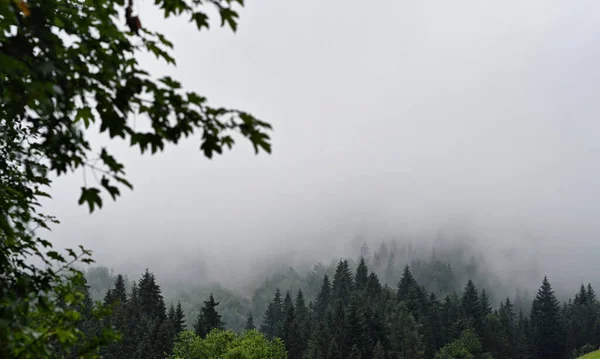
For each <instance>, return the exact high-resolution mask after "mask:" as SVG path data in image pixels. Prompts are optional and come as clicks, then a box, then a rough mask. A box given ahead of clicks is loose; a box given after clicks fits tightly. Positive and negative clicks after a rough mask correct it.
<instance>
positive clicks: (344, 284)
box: [332, 259, 353, 305]
mask: <svg viewBox="0 0 600 359" xmlns="http://www.w3.org/2000/svg"><path fill="white" fill-rule="evenodd" d="M352 282H353V279H352V272H351V271H350V267H349V265H348V261H347V260H345V259H343V260H340V262H339V263H338V266H337V268H336V269H335V275H334V276H333V295H332V297H333V299H334V300H336V301H338V300H341V301H342V302H343V303H344V305H345V304H347V303H348V301H349V300H350V293H351V292H352V289H353V288H352V287H353V285H352Z"/></svg>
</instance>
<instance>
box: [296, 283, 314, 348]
mask: <svg viewBox="0 0 600 359" xmlns="http://www.w3.org/2000/svg"><path fill="white" fill-rule="evenodd" d="M294 310H295V314H296V321H297V323H298V342H299V345H300V349H301V350H302V351H304V350H305V349H306V346H307V345H308V339H309V337H310V331H311V321H310V313H309V311H308V308H307V307H306V303H305V302H304V294H303V293H302V291H301V290H298V294H297V295H296V301H295V303H294Z"/></svg>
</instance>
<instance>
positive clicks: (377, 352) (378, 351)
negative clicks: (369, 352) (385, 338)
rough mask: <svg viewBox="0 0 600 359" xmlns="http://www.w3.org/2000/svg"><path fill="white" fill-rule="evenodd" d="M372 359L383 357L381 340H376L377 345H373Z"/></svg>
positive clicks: (383, 358)
mask: <svg viewBox="0 0 600 359" xmlns="http://www.w3.org/2000/svg"><path fill="white" fill-rule="evenodd" d="M373 359H385V350H384V349H383V345H382V344H381V342H377V345H375V349H374V350H373Z"/></svg>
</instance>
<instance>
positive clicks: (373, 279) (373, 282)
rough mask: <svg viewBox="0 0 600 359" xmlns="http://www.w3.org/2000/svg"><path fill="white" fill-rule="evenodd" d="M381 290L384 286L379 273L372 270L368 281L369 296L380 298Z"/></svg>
mask: <svg viewBox="0 0 600 359" xmlns="http://www.w3.org/2000/svg"><path fill="white" fill-rule="evenodd" d="M381 290H382V287H381V283H380V282H379V278H378V277H377V274H375V273H373V272H371V274H369V279H368V281H367V296H368V297H369V298H379V295H380V294H381Z"/></svg>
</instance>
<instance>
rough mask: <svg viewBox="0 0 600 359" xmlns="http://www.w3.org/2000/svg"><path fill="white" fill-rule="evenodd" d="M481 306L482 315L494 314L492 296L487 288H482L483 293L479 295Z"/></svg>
mask: <svg viewBox="0 0 600 359" xmlns="http://www.w3.org/2000/svg"><path fill="white" fill-rule="evenodd" d="M479 308H480V315H481V317H485V316H487V315H488V314H492V305H491V304H490V298H489V297H488V295H487V293H486V291H485V289H482V290H481V294H480V295H479Z"/></svg>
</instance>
